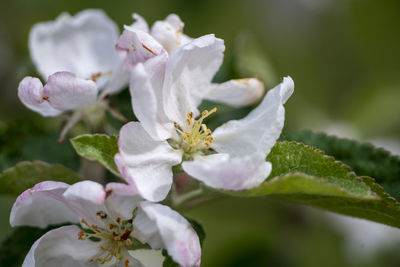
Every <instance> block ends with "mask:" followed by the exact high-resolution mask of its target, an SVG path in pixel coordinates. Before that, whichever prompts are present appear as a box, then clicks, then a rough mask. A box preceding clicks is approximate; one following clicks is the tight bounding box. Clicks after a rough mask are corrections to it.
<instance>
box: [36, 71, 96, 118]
mask: <svg viewBox="0 0 400 267" xmlns="http://www.w3.org/2000/svg"><path fill="white" fill-rule="evenodd" d="M43 96H44V97H45V98H46V99H47V101H48V102H49V103H50V105H51V106H52V107H53V108H55V109H58V110H62V111H64V110H70V109H76V108H79V107H83V106H87V105H90V104H92V103H93V102H95V101H96V99H97V86H96V83H95V82H93V81H91V80H84V79H81V78H78V77H76V75H75V74H73V73H70V72H65V71H63V72H56V73H54V74H52V75H50V76H49V80H48V81H47V84H46V85H45V86H44V88H43Z"/></svg>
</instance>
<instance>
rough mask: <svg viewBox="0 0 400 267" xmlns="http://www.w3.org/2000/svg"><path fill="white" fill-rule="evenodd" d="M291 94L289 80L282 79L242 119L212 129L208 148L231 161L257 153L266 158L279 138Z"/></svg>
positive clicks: (292, 86) (292, 84)
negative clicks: (223, 154)
mask: <svg viewBox="0 0 400 267" xmlns="http://www.w3.org/2000/svg"><path fill="white" fill-rule="evenodd" d="M293 90H294V83H293V80H292V79H291V78H290V77H286V78H284V79H283V82H282V83H281V84H279V85H278V86H276V87H275V88H274V89H271V90H270V91H269V92H268V93H267V95H266V96H265V97H264V100H263V101H262V102H261V104H260V105H259V106H258V107H257V108H255V109H254V110H253V111H251V112H250V113H249V114H248V115H247V116H246V117H245V118H243V119H241V120H232V121H228V122H227V123H225V124H223V125H222V126H220V127H218V128H217V129H215V131H214V132H213V137H214V142H213V143H212V145H211V147H212V148H213V149H215V150H216V151H218V152H220V153H228V154H230V155H231V156H235V157H241V156H244V155H250V154H253V153H257V152H261V153H263V154H264V155H265V156H266V155H268V153H269V152H270V150H271V148H272V147H273V146H274V144H275V142H276V140H277V139H278V137H279V135H280V134H281V131H282V128H283V124H284V121H285V109H284V107H283V104H284V103H285V102H286V101H287V99H288V98H289V97H290V95H291V94H292V93H293Z"/></svg>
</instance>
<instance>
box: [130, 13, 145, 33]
mask: <svg viewBox="0 0 400 267" xmlns="http://www.w3.org/2000/svg"><path fill="white" fill-rule="evenodd" d="M132 18H133V19H134V20H135V22H134V23H133V24H132V25H131V27H132V28H135V29H137V30H140V31H142V32H147V33H148V32H149V25H148V24H147V22H146V20H145V19H144V18H143V17H142V16H140V15H139V14H137V13H133V14H132Z"/></svg>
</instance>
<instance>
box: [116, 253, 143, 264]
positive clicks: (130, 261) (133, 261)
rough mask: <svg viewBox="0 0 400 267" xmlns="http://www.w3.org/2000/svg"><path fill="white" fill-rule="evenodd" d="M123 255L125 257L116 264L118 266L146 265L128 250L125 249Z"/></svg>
mask: <svg viewBox="0 0 400 267" xmlns="http://www.w3.org/2000/svg"><path fill="white" fill-rule="evenodd" d="M123 257H124V258H123V259H122V260H120V261H118V263H117V264H116V265H115V266H116V267H144V265H143V264H142V263H141V262H140V261H138V260H137V259H135V258H133V257H132V256H131V255H130V254H129V252H128V251H127V250H125V251H124V254H123Z"/></svg>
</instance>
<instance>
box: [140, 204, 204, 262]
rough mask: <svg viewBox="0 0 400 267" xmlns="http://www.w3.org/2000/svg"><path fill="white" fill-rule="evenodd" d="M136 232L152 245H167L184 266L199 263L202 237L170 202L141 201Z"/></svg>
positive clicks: (168, 250) (175, 259)
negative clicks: (168, 204) (170, 206)
mask: <svg viewBox="0 0 400 267" xmlns="http://www.w3.org/2000/svg"><path fill="white" fill-rule="evenodd" d="M133 224H134V232H133V236H134V237H135V238H137V239H138V240H140V241H141V242H144V243H148V244H149V245H150V246H151V247H152V248H153V249H158V248H165V249H166V250H167V252H168V254H169V255H170V256H171V257H172V259H173V260H174V261H175V262H177V263H179V264H180V265H181V266H183V267H191V266H200V261H201V247H200V241H199V237H198V236H197V234H196V232H195V231H194V230H193V228H192V226H191V225H190V223H189V222H188V221H187V220H186V219H185V218H183V217H182V216H181V215H180V214H179V213H177V212H176V211H174V210H172V209H171V208H169V207H168V206H164V205H161V204H155V203H151V202H142V203H141V204H140V208H139V210H138V213H137V216H136V218H135V220H134V221H133Z"/></svg>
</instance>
